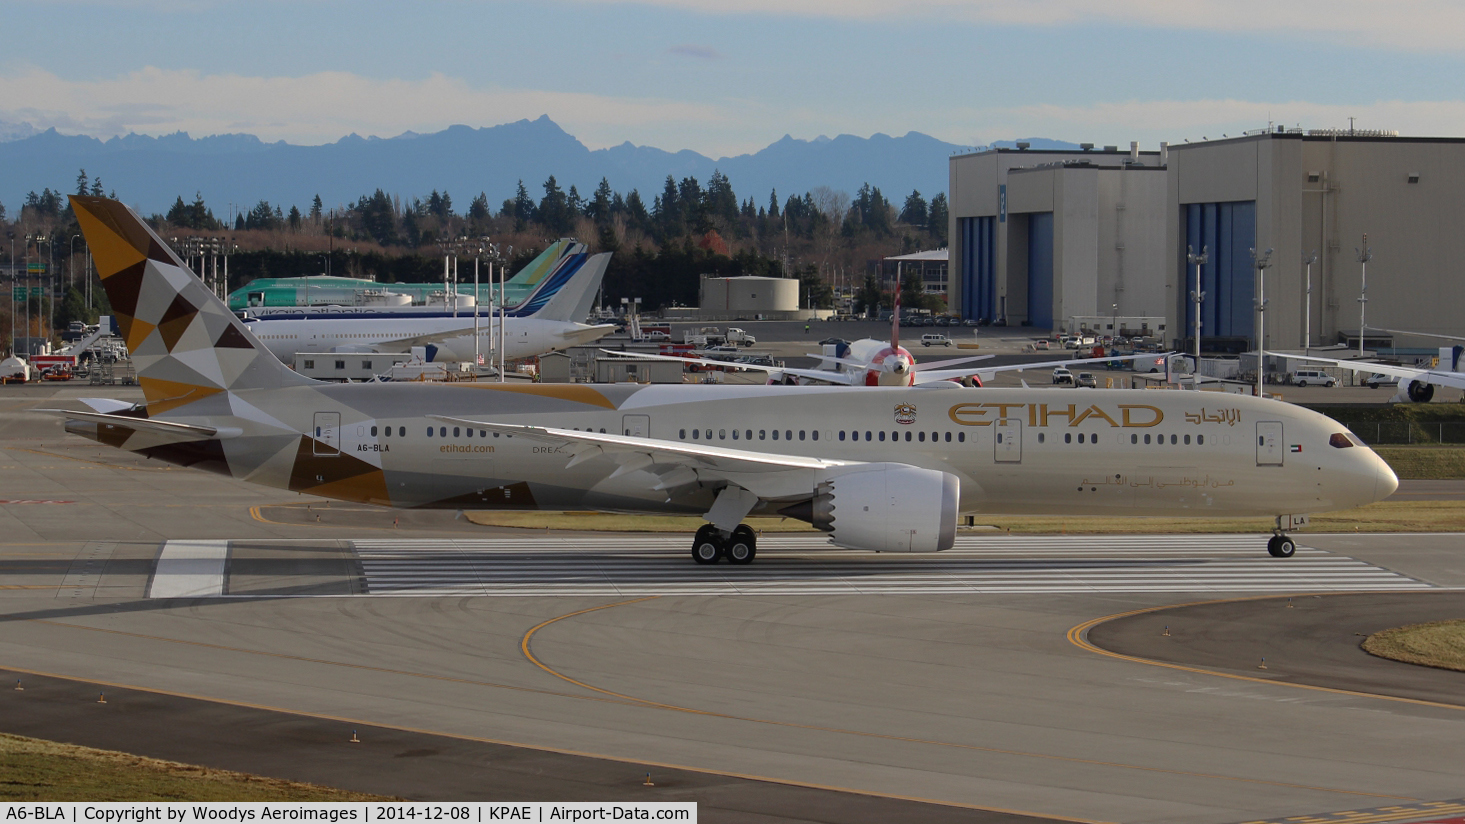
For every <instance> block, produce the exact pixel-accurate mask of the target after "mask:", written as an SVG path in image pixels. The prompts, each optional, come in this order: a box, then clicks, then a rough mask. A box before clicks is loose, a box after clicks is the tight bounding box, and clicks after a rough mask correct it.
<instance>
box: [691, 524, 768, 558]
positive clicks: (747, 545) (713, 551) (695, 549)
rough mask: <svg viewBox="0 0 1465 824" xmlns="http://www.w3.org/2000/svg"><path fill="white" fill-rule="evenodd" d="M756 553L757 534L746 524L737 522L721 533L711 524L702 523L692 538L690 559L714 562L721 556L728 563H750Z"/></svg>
mask: <svg viewBox="0 0 1465 824" xmlns="http://www.w3.org/2000/svg"><path fill="white" fill-rule="evenodd" d="M757 554H758V536H757V535H755V534H753V530H752V528H751V527H749V526H748V525H747V524H738V525H737V527H735V528H734V529H733V531H732V532H731V533H729V534H727V535H723V534H722V531H721V530H719V529H718V528H717V527H715V526H713V525H712V524H703V525H702V528H701V529H698V530H697V537H696V538H694V539H693V540H692V560H694V561H696V562H697V563H699V564H715V563H717V562H718V561H721V560H722V559H723V558H726V559H727V562H728V563H730V564H751V563H753V558H754V556H756V555H757Z"/></svg>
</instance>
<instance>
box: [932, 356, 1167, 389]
mask: <svg viewBox="0 0 1465 824" xmlns="http://www.w3.org/2000/svg"><path fill="white" fill-rule="evenodd" d="M1172 354H1174V353H1173V352H1158V353H1157V352H1145V353H1144V354H1142V355H1116V356H1114V357H1104V358H1071V359H1069V360H1052V361H1040V362H1038V363H1013V364H1008V365H1007V366H988V367H985V368H982V369H958V370H956V374H955V375H948V376H947V378H935V380H945V379H949V378H950V377H961V376H962V375H976V376H978V377H980V378H981V379H982V381H983V382H984V383H985V382H986V381H988V380H991V378H992V376H993V375H996V374H997V373H998V372H1025V371H1027V370H1029V369H1052V368H1053V367H1055V366H1070V367H1072V366H1085V365H1088V364H1096V365H1097V364H1101V363H1109V362H1110V361H1127V360H1139V359H1141V358H1163V357H1167V356H1169V355H1172ZM918 380H920V381H921V382H925V381H926V380H931V378H928V377H926V376H925V375H920V376H918Z"/></svg>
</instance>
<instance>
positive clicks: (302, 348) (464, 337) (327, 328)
mask: <svg viewBox="0 0 1465 824" xmlns="http://www.w3.org/2000/svg"><path fill="white" fill-rule="evenodd" d="M245 327H246V328H248V329H249V331H250V332H252V333H254V336H255V337H256V338H259V340H260V342H261V343H263V344H264V345H265V347H266V348H267V349H269V350H270V353H271V354H273V355H274V356H275V357H277V358H279V359H280V360H281V361H283V362H285V363H291V362H293V360H294V356H295V354H296V353H299V352H385V351H405V350H406V349H407V348H408V347H410V346H413V345H417V346H421V345H424V344H431V345H433V346H436V347H437V350H438V351H437V354H436V356H435V357H434V358H433V360H436V361H471V360H473V356H474V354H475V353H474V346H473V315H472V313H471V312H470V313H468V314H466V315H459V316H458V317H428V318H424V317H413V316H411V315H377V316H371V317H328V318H320V317H307V318H290V317H278V316H277V317H271V318H261V319H252V320H246V321H245ZM498 328H499V319H498V318H497V317H489V316H488V315H486V314H485V315H482V316H480V317H479V318H478V349H477V353H478V354H481V355H483V356H484V358H485V359H486V358H488V356H489V355H490V354H491V353H497V352H498V348H499V345H498ZM504 328H505V331H506V334H505V336H504V349H505V351H506V352H507V356H508V358H509V359H510V360H515V359H519V358H529V357H534V356H536V355H542V354H544V353H546V352H552V351H555V350H558V349H565V348H568V347H570V346H575V345H578V344H582V343H589V342H592V341H594V340H597V339H599V338H600V337H602V336H604V335H605V334H606V333H607V332H609V331H611V328H610V327H591V326H586V325H585V324H581V323H570V322H567V321H557V320H541V319H538V318H512V317H511V318H508V319H507V322H506V323H505V326H504ZM455 333H456V334H455Z"/></svg>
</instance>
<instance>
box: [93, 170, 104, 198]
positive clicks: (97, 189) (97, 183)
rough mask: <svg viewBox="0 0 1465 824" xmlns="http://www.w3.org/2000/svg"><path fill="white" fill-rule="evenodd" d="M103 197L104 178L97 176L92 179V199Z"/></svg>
mask: <svg viewBox="0 0 1465 824" xmlns="http://www.w3.org/2000/svg"><path fill="white" fill-rule="evenodd" d="M101 196H102V176H101V175H97V176H96V177H94V178H92V197H101Z"/></svg>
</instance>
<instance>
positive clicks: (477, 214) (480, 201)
mask: <svg viewBox="0 0 1465 824" xmlns="http://www.w3.org/2000/svg"><path fill="white" fill-rule="evenodd" d="M488 217H489V215H488V195H486V194H484V193H483V192H479V193H478V197H475V198H473V202H472V203H469V204H468V219H469V220H471V221H473V222H474V223H482V222H484V221H486V220H488Z"/></svg>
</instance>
